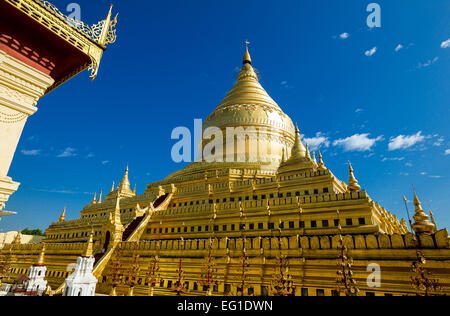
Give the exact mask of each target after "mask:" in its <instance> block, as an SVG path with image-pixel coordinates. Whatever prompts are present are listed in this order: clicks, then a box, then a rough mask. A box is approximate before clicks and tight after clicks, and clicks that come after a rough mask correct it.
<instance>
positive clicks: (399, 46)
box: [395, 44, 404, 52]
mask: <svg viewBox="0 0 450 316" xmlns="http://www.w3.org/2000/svg"><path fill="white" fill-rule="evenodd" d="M403 48H404V47H403V45H402V44H398V45H397V47H396V48H395V51H396V52H398V51H399V50H401V49H403Z"/></svg>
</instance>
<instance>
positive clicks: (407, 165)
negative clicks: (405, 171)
mask: <svg viewBox="0 0 450 316" xmlns="http://www.w3.org/2000/svg"><path fill="white" fill-rule="evenodd" d="M405 166H406V167H412V166H413V164H412V163H410V162H407V163H405Z"/></svg>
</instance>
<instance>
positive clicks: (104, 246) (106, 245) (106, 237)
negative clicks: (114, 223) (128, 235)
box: [103, 231, 111, 252]
mask: <svg viewBox="0 0 450 316" xmlns="http://www.w3.org/2000/svg"><path fill="white" fill-rule="evenodd" d="M110 239H111V233H110V232H109V231H107V232H106V235H105V244H104V245H103V252H106V250H108V246H109V240H110Z"/></svg>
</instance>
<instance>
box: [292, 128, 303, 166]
mask: <svg viewBox="0 0 450 316" xmlns="http://www.w3.org/2000/svg"><path fill="white" fill-rule="evenodd" d="M291 157H294V158H303V157H306V148H305V146H303V143H302V141H301V140H300V130H299V129H298V125H297V124H295V139H294V146H293V147H292V151H291Z"/></svg>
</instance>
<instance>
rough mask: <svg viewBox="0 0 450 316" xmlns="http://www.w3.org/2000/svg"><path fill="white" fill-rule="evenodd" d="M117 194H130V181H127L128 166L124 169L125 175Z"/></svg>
mask: <svg viewBox="0 0 450 316" xmlns="http://www.w3.org/2000/svg"><path fill="white" fill-rule="evenodd" d="M119 192H128V193H131V190H130V180H128V165H127V168H126V169H125V174H124V175H123V178H122V181H120V183H119Z"/></svg>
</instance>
